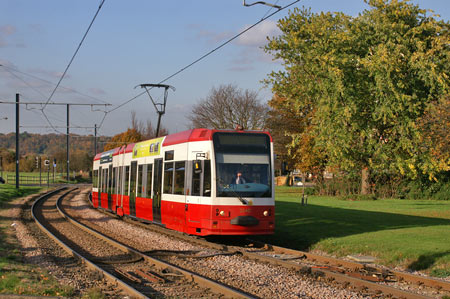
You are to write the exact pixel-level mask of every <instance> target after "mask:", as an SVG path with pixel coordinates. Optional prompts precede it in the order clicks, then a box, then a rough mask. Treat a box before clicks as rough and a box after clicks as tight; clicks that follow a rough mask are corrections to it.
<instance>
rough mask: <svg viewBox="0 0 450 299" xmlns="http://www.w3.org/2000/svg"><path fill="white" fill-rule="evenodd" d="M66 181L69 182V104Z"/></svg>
mask: <svg viewBox="0 0 450 299" xmlns="http://www.w3.org/2000/svg"><path fill="white" fill-rule="evenodd" d="M66 141H67V145H66V147H67V182H69V164H70V162H69V104H67V139H66Z"/></svg>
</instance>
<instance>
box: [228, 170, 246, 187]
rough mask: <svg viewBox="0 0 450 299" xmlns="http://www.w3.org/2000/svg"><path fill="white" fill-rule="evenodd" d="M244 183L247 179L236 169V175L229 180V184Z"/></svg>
mask: <svg viewBox="0 0 450 299" xmlns="http://www.w3.org/2000/svg"><path fill="white" fill-rule="evenodd" d="M245 183H247V180H246V179H245V178H244V176H243V175H242V171H238V172H237V173H236V176H235V177H234V178H233V180H232V182H231V184H236V185H240V184H245Z"/></svg>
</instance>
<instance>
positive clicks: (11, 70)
mask: <svg viewBox="0 0 450 299" xmlns="http://www.w3.org/2000/svg"><path fill="white" fill-rule="evenodd" d="M0 66H2V67H3V68H5V70H7V71H8V70H9V71H8V72H9V73H11V72H16V73H20V74H22V75H25V76H28V77H31V78H33V79H36V80H39V81H42V82H44V83H46V84H48V85H52V86H56V83H53V82H50V81H48V80H45V79H42V78H39V77H37V76H35V75H32V74H29V73H26V72H23V71H21V70H18V69H16V68H11V67H8V66H6V65H3V64H0ZM60 88H63V89H65V90H68V91H71V92H73V93H76V94H79V95H82V96H84V97H87V98H90V99H93V100H95V101H99V102H102V103H105V104H109V103H108V102H107V101H105V100H102V99H99V98H96V97H93V96H91V95H88V94H85V93H82V92H80V91H77V90H75V89H73V88H70V87H66V86H62V85H60ZM43 97H44V99H45V98H46V97H47V96H46V95H43Z"/></svg>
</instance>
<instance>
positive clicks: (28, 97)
mask: <svg viewBox="0 0 450 299" xmlns="http://www.w3.org/2000/svg"><path fill="white" fill-rule="evenodd" d="M252 2H254V1H247V3H252ZM275 2H277V1H276V0H274V1H272V3H275ZM291 2H292V1H289V0H287V1H286V0H279V1H278V2H277V4H278V5H281V6H285V5H287V4H289V3H291ZM412 3H415V4H419V6H420V7H421V8H427V9H432V10H434V11H435V13H438V14H440V15H441V18H442V19H444V20H449V19H450V9H449V8H450V1H448V0H413V1H412ZM99 4H100V0H98V1H94V0H77V1H61V0H59V1H57V0H52V1H49V0H41V1H25V0H0V64H2V65H3V66H5V67H0V101H15V94H16V93H19V94H20V95H21V101H23V102H46V101H47V99H48V97H49V96H50V94H51V92H52V90H53V88H54V85H52V84H56V83H57V82H58V80H59V78H60V76H61V74H62V72H63V71H64V69H65V68H66V66H67V64H68V63H69V60H70V58H71V57H72V55H73V53H74V51H75V49H76V48H77V46H78V44H79V43H80V41H81V38H82V36H83V34H84V33H85V31H86V29H87V27H88V25H89V23H90V22H91V20H92V18H93V16H94V14H95V12H96V10H97V8H98V6H99ZM295 6H297V7H301V6H305V7H310V8H311V9H312V11H315V12H319V11H342V12H344V13H346V14H348V15H354V16H356V15H357V14H358V13H359V12H361V11H362V10H363V9H366V8H367V5H366V4H365V3H364V1H363V0H342V1H335V0H322V1H320V0H316V1H313V0H304V1H300V2H298V3H297V4H296V5H295ZM269 9H270V7H268V6H262V5H254V6H251V7H244V6H243V5H242V1H241V0H191V1H186V0H184V1H182V0H171V1H167V0H166V1H153V0H147V1H142V0H135V1H119V0H106V1H105V3H104V5H103V7H102V9H101V10H100V13H99V15H98V16H97V19H96V20H95V22H94V24H93V26H92V28H91V30H90V32H89V34H88V35H87V37H86V39H85V41H84V43H83V45H82V46H81V48H80V50H79V52H78V54H77V56H76V57H75V59H74V61H73V63H72V65H71V67H70V68H69V70H68V73H67V75H66V77H65V78H64V80H63V81H62V83H61V86H60V88H58V89H57V91H56V93H55V95H54V96H53V97H52V102H64V103H65V102H71V103H105V102H107V103H110V104H112V106H111V107H108V108H106V109H107V110H109V109H111V108H114V107H116V106H117V105H120V104H121V103H123V102H125V101H127V100H129V99H131V98H133V97H134V96H136V95H137V94H139V93H141V91H142V90H141V89H140V88H136V89H134V87H135V86H136V85H138V84H141V83H157V82H160V81H161V80H163V79H164V78H166V77H168V76H169V75H171V74H173V73H175V72H176V71H178V70H179V69H181V68H182V67H184V66H186V65H188V64H189V63H191V62H193V61H194V60H196V59H197V58H199V57H201V56H202V55H204V54H206V53H207V52H209V51H210V50H212V49H214V48H215V47H216V46H218V45H219V44H221V43H222V42H224V41H225V40H227V39H228V38H230V37H231V36H233V35H235V34H237V33H238V32H240V31H241V30H243V29H245V28H246V27H247V26H250V25H251V24H253V23H255V22H257V21H258V20H260V19H261V18H262V17H263V16H265V15H266V14H268V13H271V12H273V11H274V10H271V11H269ZM287 13H288V11H287V10H286V11H282V12H279V13H278V14H276V15H274V16H273V17H271V18H270V19H268V20H267V21H265V22H264V23H262V24H260V25H258V26H257V27H255V28H253V29H252V30H250V31H248V32H247V33H246V34H245V35H242V36H241V37H240V38H238V39H237V40H235V41H233V42H232V43H230V44H228V45H226V46H225V47H224V48H222V49H220V50H218V51H217V52H215V53H213V54H212V55H210V56H209V57H207V58H206V59H204V60H202V61H201V62H199V63H197V64H195V65H194V66H192V67H190V68H189V69H187V70H186V71H184V72H182V73H180V74H179V75H177V76H175V77H174V78H172V79H170V80H169V81H167V82H166V83H167V84H170V85H172V86H174V87H175V88H176V91H175V92H169V97H168V103H167V109H166V115H164V117H163V120H162V124H163V126H165V127H166V128H168V129H169V131H170V132H171V133H174V132H177V131H182V130H184V129H186V128H187V125H188V120H187V119H186V118H185V115H187V114H188V113H189V112H190V111H191V108H192V105H193V104H195V103H196V102H198V101H199V100H201V99H203V98H205V97H206V96H207V94H208V92H209V91H210V89H211V88H212V87H214V86H218V85H220V84H228V83H232V84H235V85H237V86H238V87H240V88H243V89H251V90H255V91H258V92H259V97H260V100H261V101H264V102H266V101H267V100H269V99H270V97H271V92H270V90H268V89H266V88H264V86H263V84H262V83H261V80H263V79H265V78H266V77H267V74H268V73H270V72H271V71H272V70H278V69H280V67H281V65H280V64H279V63H277V62H273V61H272V60H271V57H270V56H268V55H266V54H264V53H263V51H262V50H261V46H263V45H264V42H265V40H266V36H273V35H275V34H277V28H276V21H277V20H278V19H280V18H282V17H284V16H286V15H287ZM49 82H50V83H52V84H50V83H49ZM151 93H152V96H153V97H154V98H156V99H162V92H161V91H158V90H153V91H151ZM33 108H39V106H36V105H29V106H28V107H25V106H21V126H24V127H22V128H21V131H22V132H23V131H28V132H35V133H50V132H54V130H53V129H51V128H39V126H47V125H48V124H47V122H46V120H45V118H44V117H43V115H42V113H41V112H40V110H38V109H33ZM96 109H102V110H104V109H105V108H104V107H96ZM44 111H45V113H46V115H47V116H48V118H49V120H50V121H51V123H52V124H53V125H54V126H65V122H66V120H65V116H66V112H65V108H64V107H59V106H47V107H46V108H45V110H44ZM131 111H135V112H136V116H137V118H138V119H139V120H141V121H142V122H144V123H145V122H146V121H147V120H150V121H152V123H153V124H154V125H156V120H157V114H156V112H155V109H154V107H153V106H152V105H151V103H150V100H149V98H148V96H147V95H143V96H141V97H139V98H137V99H135V100H134V101H132V102H130V103H129V104H127V105H125V106H123V107H121V108H119V109H117V110H115V111H114V112H111V113H108V114H107V115H106V118H105V120H104V122H103V125H102V127H101V128H100V130H99V134H100V135H114V134H117V133H119V132H122V131H125V130H126V129H127V128H128V127H129V126H130V115H131ZM70 114H71V116H70V120H71V126H74V127H77V126H78V127H91V128H72V129H71V132H73V133H77V134H82V135H85V134H93V127H94V124H99V123H100V122H101V120H102V119H103V116H104V113H103V112H98V111H91V108H90V107H80V106H73V107H72V108H71V111H70ZM5 117H7V118H8V119H4V118H5ZM14 130H15V110H14V105H5V104H0V133H8V132H14ZM57 130H59V131H61V132H65V129H64V128H57Z"/></svg>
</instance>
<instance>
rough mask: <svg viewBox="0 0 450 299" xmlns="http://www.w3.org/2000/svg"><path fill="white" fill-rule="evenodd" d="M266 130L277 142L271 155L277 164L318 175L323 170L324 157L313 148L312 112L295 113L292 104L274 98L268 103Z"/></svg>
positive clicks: (288, 101)
mask: <svg viewBox="0 0 450 299" xmlns="http://www.w3.org/2000/svg"><path fill="white" fill-rule="evenodd" d="M269 106H270V108H271V109H270V110H269V113H268V119H267V126H268V128H269V131H270V133H271V135H272V137H273V138H274V140H276V142H274V152H275V153H276V154H277V157H278V160H282V161H283V162H284V163H286V164H287V167H288V168H289V169H291V170H292V169H294V168H295V169H300V170H302V171H303V172H310V173H315V174H319V173H322V172H323V171H324V170H325V162H326V155H325V154H324V152H323V150H322V149H321V148H319V147H318V146H316V145H315V140H314V139H315V136H313V135H311V133H312V130H311V119H312V115H313V113H314V111H312V110H310V111H307V110H303V111H304V113H298V111H297V109H296V106H295V105H293V101H290V100H289V99H288V98H283V97H279V96H278V95H275V96H274V97H273V98H272V99H271V100H270V101H269Z"/></svg>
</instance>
